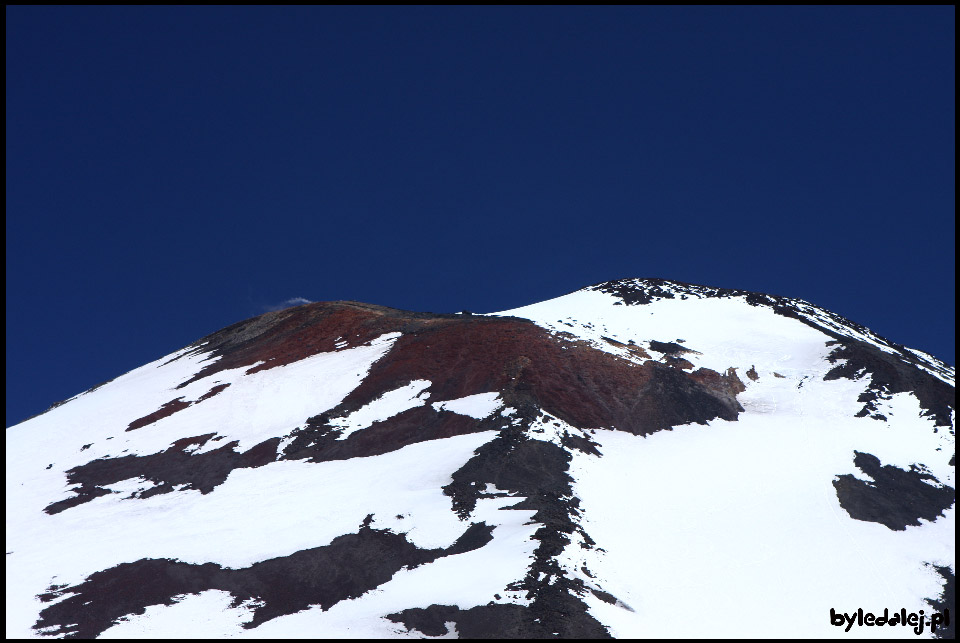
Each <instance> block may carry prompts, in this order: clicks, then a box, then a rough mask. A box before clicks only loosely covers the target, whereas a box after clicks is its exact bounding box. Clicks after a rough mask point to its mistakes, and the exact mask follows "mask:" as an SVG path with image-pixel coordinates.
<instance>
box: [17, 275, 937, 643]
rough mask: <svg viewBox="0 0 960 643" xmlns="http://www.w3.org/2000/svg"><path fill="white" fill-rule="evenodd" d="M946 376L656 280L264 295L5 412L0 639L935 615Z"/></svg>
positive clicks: (780, 631) (876, 345) (607, 632)
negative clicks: (396, 300)
mask: <svg viewBox="0 0 960 643" xmlns="http://www.w3.org/2000/svg"><path fill="white" fill-rule="evenodd" d="M954 387H955V371H954V369H953V368H952V367H950V366H948V365H947V364H944V363H943V362H941V361H939V360H937V359H936V358H934V357H932V356H930V355H927V354H925V353H922V352H920V351H915V350H911V349H908V348H905V347H903V346H900V345H898V344H895V343H893V342H890V341H888V340H886V339H883V338H881V337H879V336H877V335H876V334H874V333H872V332H871V331H869V330H868V329H866V328H864V327H863V326H860V325H858V324H855V323H853V322H850V321H848V320H846V319H844V318H842V317H840V316H838V315H835V314H833V313H831V312H829V311H826V310H824V309H822V308H819V307H817V306H814V305H812V304H809V303H806V302H804V301H800V300H796V299H788V298H784V297H776V296H771V295H765V294H760V293H752V292H747V291H739V290H730V289H723V288H712V287H707V286H697V285H691V284H683V283H678V282H672V281H666V280H660V279H631V280H621V281H612V282H605V283H602V284H597V285H595V286H590V287H588V288H584V289H582V290H579V291H577V292H574V293H571V294H569V295H566V296H563V297H559V298H557V299H552V300H549V301H545V302H541V303H538V304H533V305H530V306H525V307H523V308H518V309H515V310H510V311H505V312H500V313H492V314H486V315H478V314H469V313H462V314H431V313H415V312H408V311H402V310H396V309H392V308H385V307H382V306H375V305H369V304H361V303H357V302H347V301H338V302H321V303H313V304H307V305H303V306H297V307H295V308H288V309H285V310H280V311H276V312H270V313H267V314H264V315H261V316H259V317H255V318H253V319H249V320H246V321H243V322H239V323H237V324H234V325H232V326H229V327H227V328H225V329H223V330H221V331H218V332H216V333H213V334H212V335H209V336H207V337H204V338H203V339H201V340H199V341H197V342H196V343H194V344H191V345H190V346H187V347H186V348H184V349H182V350H179V351H177V352H175V353H173V354H171V355H167V356H165V357H163V358H161V359H159V360H157V361H155V362H152V363H150V364H146V365H145V366H142V367H140V368H138V369H135V370H133V371H131V372H129V373H127V374H125V375H122V376H120V377H118V378H116V379H114V380H112V381H110V382H107V383H105V384H103V385H100V386H99V387H96V388H94V389H91V390H89V391H86V392H85V393H81V394H80V395H77V396H76V397H73V398H71V399H69V400H67V401H66V402H63V403H61V404H59V405H57V406H55V407H54V408H51V409H50V410H48V411H47V412H45V413H43V414H41V415H39V416H36V417H34V418H31V419H30V420H27V421H26V422H23V423H21V424H19V425H17V426H14V427H11V428H9V429H7V555H6V560H7V636H8V637H26V636H32V637H68V638H73V637H79V638H92V637H99V636H104V637H108V636H112V637H171V638H175V637H232V636H250V637H259V638H262V637H378V638H384V637H413V638H422V637H441V636H443V637H448V638H449V637H454V636H460V637H483V638H487V637H524V638H529V637H589V638H596V637H609V636H614V637H680V636H683V637H697V636H706V637H714V636H716V637H720V636H723V637H740V636H745V637H746V636H752V637H786V636H840V635H841V633H843V632H845V630H846V629H848V628H849V631H847V632H846V633H845V634H843V635H849V636H869V637H877V636H881V637H883V636H893V637H903V636H907V635H910V636H913V632H912V629H913V626H914V625H915V624H914V623H912V624H910V625H905V624H900V623H898V624H896V625H891V624H890V623H888V624H887V625H884V626H871V625H869V624H867V623H864V621H863V614H864V613H872V614H875V615H883V614H884V610H888V616H889V618H888V619H887V620H889V621H892V620H893V619H894V618H896V619H897V620H898V621H899V620H900V619H901V615H902V617H903V620H905V621H906V620H908V618H909V615H911V614H918V615H920V616H919V617H918V618H919V620H924V619H925V623H926V627H925V629H923V632H922V634H923V635H924V636H929V635H931V634H932V635H935V636H952V635H953V628H954V625H953V623H952V622H951V623H950V625H949V626H947V624H946V623H945V622H940V623H931V622H930V616H931V615H934V614H936V615H938V616H939V615H940V614H944V615H945V614H946V612H945V610H947V609H949V610H950V616H951V618H954V619H955V618H956V615H955V614H953V607H954V605H953V602H954V598H953V597H954V592H955V589H954V587H955V580H954V574H955V547H954V538H955V534H954V513H955V509H954V503H955V497H956V494H955V490H954V487H955V482H954V469H955V455H954V453H955V446H954V427H955V415H954V408H955V388H954ZM858 610H862V612H859V613H858ZM921 610H922V611H923V612H922V613H921ZM841 614H845V615H847V616H849V617H850V618H851V619H853V620H851V621H849V622H848V621H847V620H846V619H847V617H845V616H841ZM851 614H852V615H853V616H850V615H851ZM858 614H859V616H858ZM837 618H840V619H841V622H840V624H838V623H837V621H836V619H837ZM915 618H917V617H915ZM866 620H867V621H869V620H870V619H866ZM931 624H933V625H937V626H938V628H937V629H936V630H935V631H931V627H930V625H931Z"/></svg>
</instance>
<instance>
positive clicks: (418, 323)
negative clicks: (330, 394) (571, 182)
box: [181, 302, 743, 434]
mask: <svg viewBox="0 0 960 643" xmlns="http://www.w3.org/2000/svg"><path fill="white" fill-rule="evenodd" d="M390 332H400V333H402V336H401V337H400V338H399V339H398V340H397V342H396V344H394V346H393V347H392V349H391V350H390V352H389V353H388V354H387V355H386V356H384V357H383V358H382V359H381V360H379V361H378V362H377V363H376V364H374V366H373V368H372V369H371V371H370V374H369V375H368V376H367V377H366V378H365V379H364V381H363V383H362V384H361V385H360V386H359V387H358V388H357V389H356V390H354V391H353V392H352V393H351V394H350V395H348V396H347V398H346V399H345V400H344V401H343V404H342V405H341V406H342V407H343V408H344V409H353V408H359V407H360V406H362V405H363V404H366V403H367V402H369V401H372V400H373V399H376V398H377V397H378V396H379V395H381V394H382V393H384V392H385V391H389V390H392V389H394V388H397V387H399V386H403V385H404V384H406V383H408V382H410V381H412V380H415V379H424V380H429V381H430V382H432V385H431V387H430V389H429V390H430V395H431V399H432V400H447V399H455V398H459V397H464V396H467V395H472V394H475V393H485V392H490V391H497V392H500V393H501V394H502V395H503V396H504V397H505V399H507V398H508V397H516V396H520V397H522V398H524V399H527V400H528V401H530V402H533V403H536V404H537V405H538V406H539V407H540V408H542V409H543V410H545V411H547V412H549V413H552V414H554V415H556V416H557V417H559V418H561V419H563V420H565V421H567V422H569V423H570V424H572V425H574V426H577V427H580V428H600V427H604V428H615V429H620V430H624V431H629V432H631V433H636V434H643V433H649V432H651V431H655V430H658V429H662V428H666V427H667V426H672V425H674V424H677V423H686V422H691V421H693V422H705V421H706V420H709V419H712V418H715V417H722V418H724V419H730V420H732V419H736V416H737V412H738V411H740V410H742V409H740V406H739V404H738V403H737V401H736V397H735V396H736V393H738V392H740V391H742V390H743V384H742V383H741V382H740V380H739V378H738V377H737V374H736V373H735V372H734V371H728V372H727V373H724V374H720V373H717V372H715V371H709V370H706V369H700V370H698V371H696V372H694V373H686V372H684V370H685V369H684V366H686V364H684V365H677V366H678V367H674V365H672V364H669V365H665V364H662V363H657V362H654V361H648V362H645V363H643V364H637V363H634V362H630V361H627V360H623V359H620V358H618V357H616V356H614V355H611V354H609V353H606V352H603V351H600V350H598V349H596V348H593V347H592V346H590V345H589V344H587V343H585V342H582V341H576V340H571V339H567V338H564V337H563V336H559V335H554V334H551V333H549V332H547V331H546V330H544V329H543V328H540V327H539V326H537V325H535V324H533V323H532V322H530V321H528V320H525V319H519V318H504V317H483V316H472V315H471V316H461V315H438V314H430V313H412V312H406V311H400V310H395V309H391V308H384V307H381V306H372V305H368V304H358V303H354V302H329V303H316V304H310V305H307V306H301V307H298V308H294V309H289V310H286V311H280V312H279V313H268V314H267V315H263V316H261V317H257V318H255V319H252V320H248V321H245V322H241V323H240V324H235V325H233V326H230V327H228V328H226V329H224V330H222V331H220V332H218V333H215V334H213V335H210V336H208V337H206V338H204V339H203V340H201V341H200V342H198V345H202V348H200V350H202V351H204V352H212V353H213V354H215V355H219V356H220V359H219V360H217V361H216V362H213V363H212V364H211V365H210V366H208V367H207V368H205V369H203V370H202V371H201V372H200V373H198V374H197V375H196V376H195V377H193V378H192V379H191V380H188V382H185V383H184V385H185V384H187V383H189V382H190V381H194V380H196V379H199V378H201V377H206V376H209V375H212V374H214V373H216V372H217V371H220V370H225V369H230V368H238V367H243V366H250V365H253V364H256V363H257V362H263V363H262V364H259V365H257V366H254V367H253V368H251V369H250V371H249V372H257V371H262V370H266V369H269V368H273V367H276V366H281V365H284V364H289V363H292V362H295V361H297V360H300V359H304V358H306V357H309V356H311V355H315V354H317V353H321V352H327V351H333V350H337V349H338V348H340V349H342V348H346V347H352V346H357V345H360V344H363V343H366V342H369V341H370V340H372V339H374V338H376V337H378V336H380V335H382V334H384V333H390ZM181 386H182V385H181ZM663 396H666V398H663ZM658 400H659V401H658ZM664 400H665V401H668V402H671V403H670V404H666V403H664ZM508 402H509V400H508ZM673 403H677V404H679V406H677V405H676V404H673Z"/></svg>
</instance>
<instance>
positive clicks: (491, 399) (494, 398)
mask: <svg viewBox="0 0 960 643" xmlns="http://www.w3.org/2000/svg"><path fill="white" fill-rule="evenodd" d="M502 406H503V402H502V401H501V400H500V394H499V393H498V392H497V391H491V392H489V393H477V394H476V395H467V396H466V397H460V398H457V399H455V400H446V401H444V402H434V403H433V408H435V409H437V410H438V411H440V410H444V411H453V412H454V413H459V414H460V415H469V416H470V417H472V418H476V419H478V420H482V419H483V418H485V417H490V416H491V415H493V414H494V413H495V412H496V411H497V410H499V409H500V408H501V407H502Z"/></svg>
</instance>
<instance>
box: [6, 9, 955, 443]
mask: <svg viewBox="0 0 960 643" xmlns="http://www.w3.org/2000/svg"><path fill="white" fill-rule="evenodd" d="M6 18H7V23H6V33H7V41H6V48H7V50H6V53H7V58H6V70H7V132H6V134H7V424H8V425H9V424H11V423H15V422H18V421H20V420H22V419H24V418H26V417H27V416H29V415H32V414H34V413H38V412H40V411H42V410H44V409H45V408H47V407H48V406H49V405H50V404H51V403H53V402H55V401H58V400H61V399H64V398H66V397H69V396H71V395H74V394H76V393H79V392H80V391H82V390H85V389H86V388H89V387H90V386H92V385H94V384H97V383H99V382H101V381H103V380H106V379H108V378H111V377H114V376H116V375H118V374H120V373H123V372H125V371H127V370H129V369H131V368H134V367H136V366H139V365H141V364H143V363H145V362H147V361H150V360H153V359H156V358H158V357H160V356H162V355H164V354H166V353H168V352H170V351H172V350H175V349H177V348H180V347H182V346H184V345H186V344H188V343H190V342H192V341H193V340H195V339H197V338H199V337H201V336H203V335H205V334H207V333H209V332H212V331H214V330H217V329H219V328H221V327H223V326H226V325H228V324H230V323H233V322H235V321H239V320H240V319H244V318H246V317H250V316H253V315H257V314H260V313H262V312H264V311H265V310H266V309H267V308H268V307H271V306H276V305H278V304H280V302H283V301H285V300H288V299H290V298H293V297H305V298H308V299H311V300H333V299H354V300H360V301H366V302H371V303H378V304H384V305H388V306H394V307H398V308H405V309H411V310H427V311H438V312H450V311H457V310H463V309H468V310H472V311H476V312H489V311H494V310H503V309H507V308H511V307H515V306H520V305H523V304H528V303H532V302H534V301H539V300H543V299H547V298H550V297H555V296H558V295H562V294H565V293H567V292H569V291H572V290H576V289H578V288H581V287H583V286H586V285H588V284H591V283H595V282H598V281H604V280H608V279H615V278H622V277H641V276H650V277H654V276H659V277H665V278H671V279H678V280H682V281H689V282H694V283H704V284H709V285H715V286H725V287H731V288H743V289H748V290H757V291H763V292H769V293H774V294H780V295H788V296H793V297H800V298H803V299H806V300H808V301H811V302H813V303H815V304H819V305H821V306H824V307H826V308H829V309H831V310H833V311H835V312H838V313H840V314H842V315H844V316H846V317H849V318H851V319H853V320H854V321H857V322H860V323H862V324H865V325H866V326H868V327H870V328H872V329H874V330H875V331H877V332H879V333H880V334H881V335H884V336H886V337H889V338H890V339H893V340H895V341H897V342H900V343H904V344H906V345H908V346H910V347H913V348H919V349H922V350H926V351H928V352H931V353H933V354H934V355H936V356H938V357H940V358H942V359H945V360H946V361H948V362H950V363H955V352H954V351H955V333H954V324H955V298H954V297H955V296H954V288H955V281H954V267H955V245H954V234H955V219H954V171H955V158H954V154H955V141H954V137H955V98H954V92H955V83H954V73H955V68H954V50H955V44H954V43H955V30H954V29H955V28H954V19H955V14H954V8H953V7H920V8H903V7H900V8H896V7H879V8H877V7H875V8H823V7H820V8H703V7H697V8H649V7H637V8H610V7H603V8H571V7H561V8H434V7H429V8H303V9H301V8H289V7H285V8H246V7H244V8H236V7H234V8H98V7H94V8H90V7H87V8H72V7H71V8H65V7H8V8H7V10H6Z"/></svg>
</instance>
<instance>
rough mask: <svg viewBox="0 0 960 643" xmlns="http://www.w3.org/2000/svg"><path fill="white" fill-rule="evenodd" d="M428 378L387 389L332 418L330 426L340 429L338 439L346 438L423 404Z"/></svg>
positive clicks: (426, 394) (428, 385) (427, 395)
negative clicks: (363, 403) (342, 415)
mask: <svg viewBox="0 0 960 643" xmlns="http://www.w3.org/2000/svg"><path fill="white" fill-rule="evenodd" d="M429 387H430V381H429V380H413V381H412V382H410V383H409V384H407V385H405V386H401V387H400V388H397V389H394V390H392V391H388V392H386V393H384V394H383V395H381V396H380V397H379V398H377V399H376V400H374V401H372V402H370V403H369V404H367V405H366V406H364V407H362V408H360V409H358V410H356V411H354V412H353V413H351V414H349V415H347V416H346V417H342V418H334V419H333V420H331V421H330V426H332V427H334V428H337V429H340V431H341V433H340V435H339V436H337V439H338V440H346V439H347V437H348V436H349V435H350V434H351V433H355V432H356V431H359V430H360V429H366V428H367V427H369V426H370V425H371V424H373V423H374V422H382V421H383V420H387V419H389V418H392V417H393V416H394V415H397V414H399V413H403V412H404V411H407V410H409V409H412V408H416V407H418V406H423V405H424V404H426V399H427V398H428V397H430V392H429V391H425V390H424V389H427V388H429Z"/></svg>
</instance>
